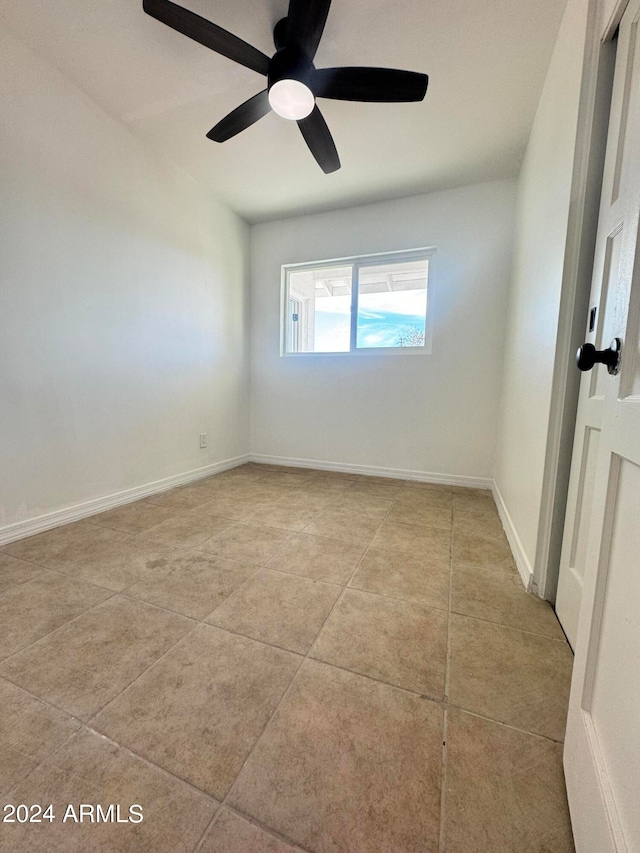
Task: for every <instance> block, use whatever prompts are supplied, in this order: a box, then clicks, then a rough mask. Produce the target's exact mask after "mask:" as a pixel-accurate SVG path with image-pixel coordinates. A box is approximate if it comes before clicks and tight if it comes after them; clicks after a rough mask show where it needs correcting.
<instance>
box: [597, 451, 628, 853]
mask: <svg viewBox="0 0 640 853" xmlns="http://www.w3.org/2000/svg"><path fill="white" fill-rule="evenodd" d="M614 464H615V467H616V469H617V470H616V476H615V477H614V478H613V480H614V482H613V488H612V490H611V493H610V495H609V497H608V500H607V504H608V505H610V506H611V507H612V511H611V514H610V518H609V519H607V521H608V524H607V525H606V527H607V528H608V529H606V528H605V531H604V537H603V538H604V539H605V540H606V539H609V540H610V543H609V544H608V547H607V548H606V549H605V552H604V555H603V556H605V557H607V558H608V559H607V560H606V564H604V565H601V566H600V569H599V578H598V581H599V583H600V584H601V585H602V592H601V593H600V594H599V595H598V598H600V599H601V601H602V605H601V613H600V616H599V620H598V621H599V625H598V626H596V625H595V624H594V625H593V626H592V633H593V634H594V640H595V642H593V643H592V647H591V649H590V655H589V658H588V660H587V668H586V671H587V673H588V674H589V673H590V674H591V677H590V678H589V677H588V678H587V681H588V682H590V684H585V688H587V687H588V688H589V689H588V690H585V693H586V695H585V696H584V697H583V711H584V712H585V713H587V714H590V716H591V718H592V720H593V724H594V728H595V735H596V737H597V739H598V743H599V746H600V752H601V755H602V760H603V762H604V765H605V767H604V772H605V773H606V776H607V777H608V778H609V779H610V780H611V786H612V797H613V801H614V802H615V803H616V806H617V811H618V815H619V820H620V821H621V822H622V824H623V825H622V827H621V829H622V833H623V837H624V838H625V839H626V841H627V847H628V849H629V850H640V809H639V808H638V789H637V787H636V784H637V780H636V781H634V780H633V777H632V775H631V774H629V773H628V768H629V762H630V759H631V761H632V762H633V760H634V756H635V757H636V761H637V757H638V756H640V726H639V725H638V719H639V709H640V678H638V677H637V675H636V677H635V678H634V677H632V678H629V671H628V670H627V669H626V668H625V666H624V664H625V662H626V663H631V662H633V660H634V658H635V659H636V661H637V665H640V660H638V651H639V645H638V638H639V637H640V607H639V605H640V572H638V554H640V524H638V512H639V508H640V465H635V464H633V463H631V462H629V461H627V460H623V459H619V458H617V459H615V461H614ZM594 615H595V614H594ZM594 622H595V619H594ZM598 628H599V630H598ZM621 664H622V665H621ZM632 675H633V673H632ZM585 700H586V701H585ZM589 700H590V701H589Z"/></svg>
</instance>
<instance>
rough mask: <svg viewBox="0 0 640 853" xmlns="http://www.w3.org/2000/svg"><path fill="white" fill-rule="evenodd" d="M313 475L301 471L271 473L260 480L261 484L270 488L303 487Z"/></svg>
mask: <svg viewBox="0 0 640 853" xmlns="http://www.w3.org/2000/svg"><path fill="white" fill-rule="evenodd" d="M315 476H316V475H315V474H313V473H312V472H309V473H307V474H303V473H302V472H301V471H297V472H295V471H273V472H271V473H270V474H267V475H266V476H265V477H263V478H262V479H261V481H260V482H261V483H262V484H265V485H267V484H268V485H270V486H303V485H304V484H305V483H308V482H310V481H311V480H313V479H314V478H315Z"/></svg>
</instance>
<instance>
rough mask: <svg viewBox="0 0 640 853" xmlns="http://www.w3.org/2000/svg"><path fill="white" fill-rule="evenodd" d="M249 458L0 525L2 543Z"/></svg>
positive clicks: (4, 543)
mask: <svg viewBox="0 0 640 853" xmlns="http://www.w3.org/2000/svg"><path fill="white" fill-rule="evenodd" d="M248 461H249V454H246V455H244V456H236V457H235V458H233V459H225V460H224V461H223V462H215V463H214V464H213V465H206V466H205V467H204V468H196V469H194V470H193V471H185V472H184V473H183V474H174V475H173V476H172V477H166V478H165V479H164V480H156V481H155V482H153V483H146V484H145V485H143V486H136V487H135V488H133V489H126V490H125V491H123V492H115V493H114V494H111V495H105V497H102V498H95V499H94V500H90V501H85V502H84V503H81V504H75V506H69V507H65V508H64V509H58V510H55V511H54V512H47V513H45V514H44V515H38V516H36V517H35V518H28V519H25V520H24V521H17V522H15V523H14V524H9V525H7V526H6V527H0V545H6V544H7V543H8V542H14V541H15V540H16V539H24V538H25V537H27V536H33V535H34V534H36V533H42V532H43V531H45V530H51V528H53V527H60V525H62V524H69V522H71V521H80V519H82V518H88V516H90V515H95V514H96V513H98V512H105V510H108V509H114V507H117V506H122V505H123V504H128V503H131V502H132V501H137V500H140V499H141V498H146V497H148V496H149V495H155V494H157V493H158V492H166V491H167V490H168V489H173V488H175V486H183V485H185V484H186V483H192V482H194V481H195V480H201V479H203V477H211V476H212V475H213V474H219V473H220V472H221V471H228V470H229V469H230V468H236V467H237V466H238V465H243V464H244V463H245V462H248Z"/></svg>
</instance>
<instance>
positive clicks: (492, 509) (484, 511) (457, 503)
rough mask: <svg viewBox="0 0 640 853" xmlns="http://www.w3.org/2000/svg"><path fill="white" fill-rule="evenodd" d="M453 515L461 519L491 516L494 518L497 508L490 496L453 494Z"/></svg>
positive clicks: (496, 514)
mask: <svg viewBox="0 0 640 853" xmlns="http://www.w3.org/2000/svg"><path fill="white" fill-rule="evenodd" d="M453 517H454V518H456V517H458V518H461V519H465V518H467V519H470V518H492V519H494V520H495V519H497V518H498V510H497V509H496V505H495V502H494V500H493V498H492V497H491V496H488V497H480V496H479V495H462V494H454V496H453Z"/></svg>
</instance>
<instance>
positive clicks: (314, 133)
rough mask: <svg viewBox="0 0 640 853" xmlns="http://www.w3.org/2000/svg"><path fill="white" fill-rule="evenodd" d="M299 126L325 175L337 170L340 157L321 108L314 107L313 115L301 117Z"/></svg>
mask: <svg viewBox="0 0 640 853" xmlns="http://www.w3.org/2000/svg"><path fill="white" fill-rule="evenodd" d="M298 127H299V128H300V130H301V131H302V135H303V136H304V141H305V142H306V143H307V145H308V146H309V150H310V151H311V153H312V154H313V156H314V157H315V158H316V160H317V161H318V165H319V166H320V168H321V169H322V171H323V172H324V173H325V175H328V174H329V173H330V172H335V171H337V170H338V169H339V168H340V158H339V157H338V152H337V150H336V145H335V142H334V141H333V137H332V136H331V132H330V130H329V128H328V127H327V123H326V121H325V120H324V118H323V117H322V113H321V112H320V110H319V109H318V108H317V107H314V108H313V112H312V113H311V115H309V116H307V118H303V119H300V121H299V122H298Z"/></svg>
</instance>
